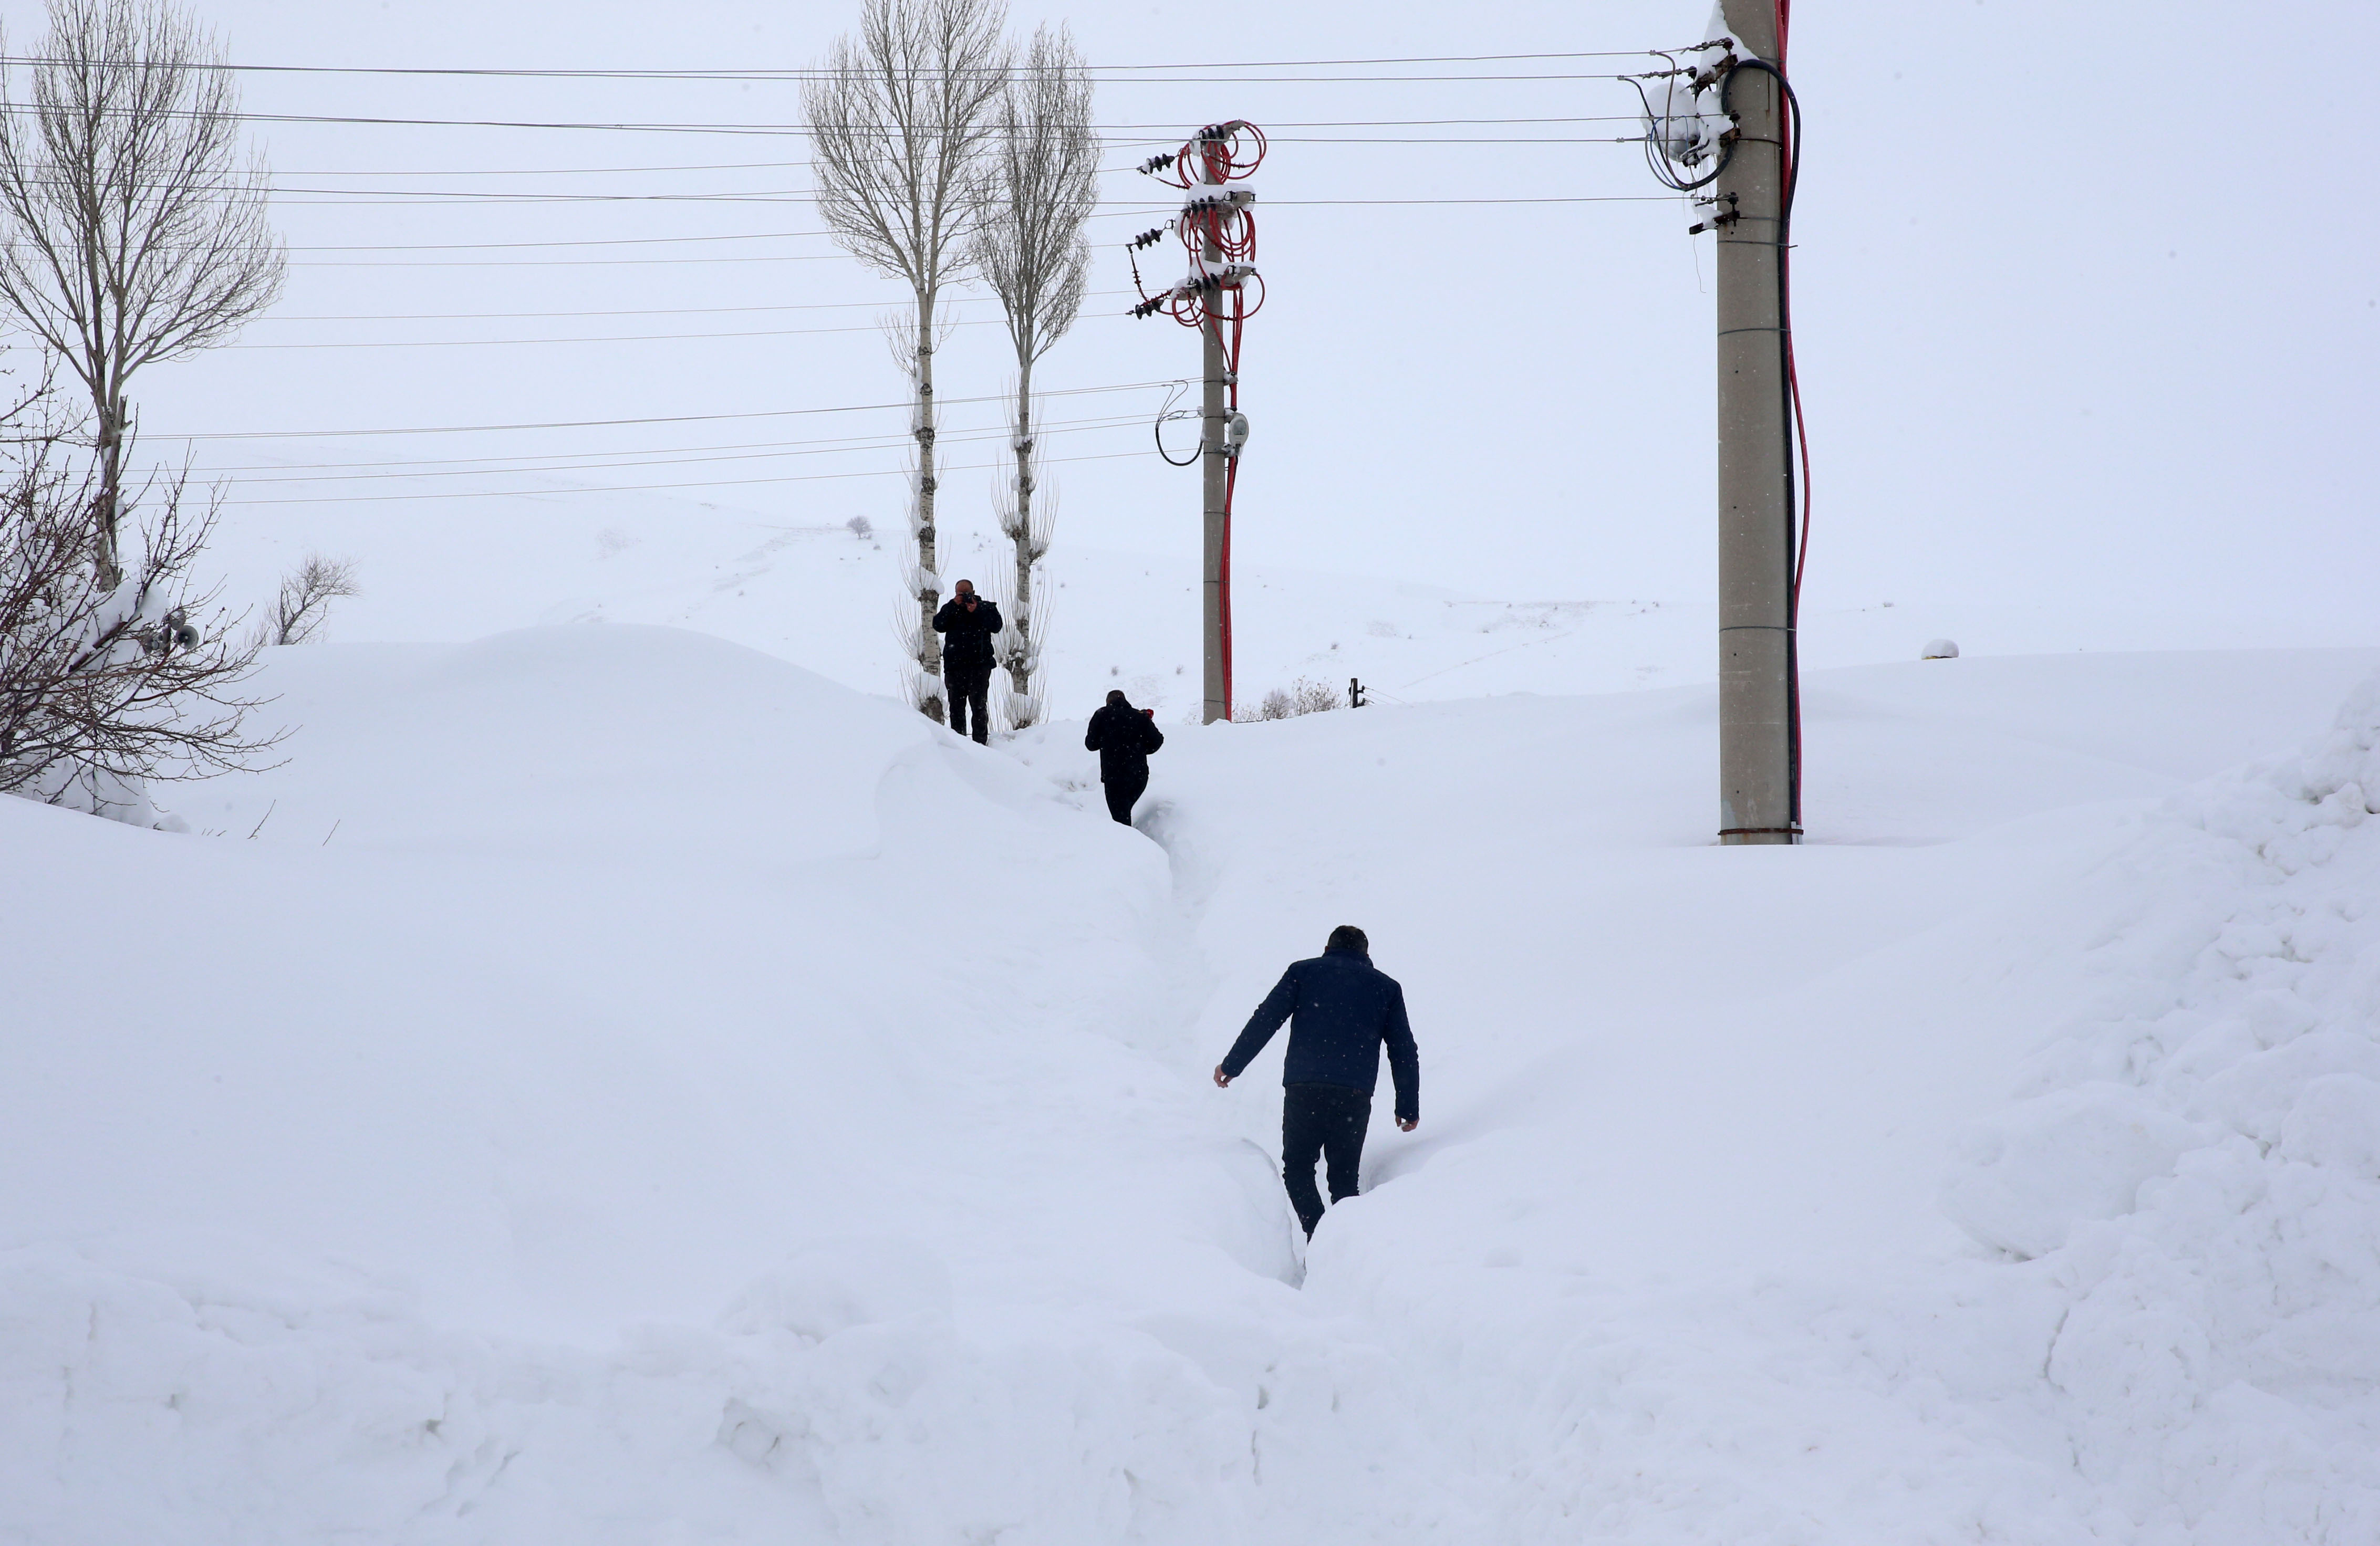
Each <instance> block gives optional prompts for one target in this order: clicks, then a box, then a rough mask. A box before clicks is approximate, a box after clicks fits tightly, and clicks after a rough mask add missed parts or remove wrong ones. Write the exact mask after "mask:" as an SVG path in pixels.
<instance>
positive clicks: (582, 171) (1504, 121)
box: [274, 113, 1641, 177]
mask: <svg viewBox="0 0 2380 1546" xmlns="http://www.w3.org/2000/svg"><path fill="white" fill-rule="evenodd" d="M1640 117H1641V115H1638V114H1634V113H1598V114H1589V115H1585V116H1580V117H1568V118H1381V119H1346V120H1342V119H1323V120H1317V121H1313V122H1307V123H1293V124H1283V125H1282V126H1281V127H1283V128H1495V127H1508V126H1511V125H1515V124H1626V123H1635V122H1638V121H1639V119H1640ZM1178 127H1179V126H1177V125H1173V124H1108V125H1104V126H1102V132H1101V134H1100V139H1101V142H1102V143H1105V144H1111V145H1135V146H1137V145H1147V144H1152V143H1155V142H1156V141H1154V140H1152V139H1150V138H1149V136H1148V134H1147V133H1145V132H1144V133H1134V134H1125V133H1123V132H1115V133H1108V132H1105V131H1107V130H1114V131H1123V130H1128V129H1129V130H1143V131H1160V132H1170V131H1173V130H1175V129H1177V128H1178ZM1271 139H1272V140H1273V142H1274V143H1275V144H1296V145H1335V144H1356V145H1362V144H1382V145H1401V144H1448V145H1467V144H1503V143H1507V141H1504V140H1500V139H1488V140H1469V139H1446V140H1437V139H1421V140H1403V139H1379V140H1372V139H1351V140H1338V139H1308V138H1305V137H1296V138H1292V137H1288V136H1283V135H1274V136H1272V137H1271ZM1511 143H1515V144H1536V143H1540V141H1537V140H1515V141H1511ZM1542 143H1545V144H1548V145H1553V144H1567V143H1570V141H1568V140H1561V139H1548V140H1544V141H1542ZM815 164H817V163H814V162H807V161H722V162H686V163H664V164H662V165H648V166H513V167H487V166H457V167H451V168H446V169H443V170H415V169H406V168H381V169H377V170H369V171H360V172H355V171H346V170H343V169H340V168H336V167H318V168H312V169H310V170H303V171H300V170H297V169H294V168H285V169H283V170H281V171H279V172H277V173H275V174H274V175H276V176H282V177H593V176H612V175H635V174H643V173H655V172H782V171H799V170H802V169H804V168H807V167H809V166H813V165H815Z"/></svg>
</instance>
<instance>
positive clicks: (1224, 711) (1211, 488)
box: [1198, 231, 1232, 725]
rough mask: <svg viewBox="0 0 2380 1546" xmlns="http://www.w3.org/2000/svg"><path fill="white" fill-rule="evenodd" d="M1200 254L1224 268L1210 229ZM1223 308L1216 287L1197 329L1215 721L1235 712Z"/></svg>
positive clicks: (1208, 711)
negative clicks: (1226, 573)
mask: <svg viewBox="0 0 2380 1546" xmlns="http://www.w3.org/2000/svg"><path fill="white" fill-rule="evenodd" d="M1201 256H1203V257H1204V258H1205V260H1206V263H1207V272H1209V273H1220V272H1222V267H1223V251H1222V248H1220V247H1219V246H1218V245H1217V244H1216V240H1215V236H1214V234H1213V233H1212V231H1210V232H1209V233H1208V237H1207V241H1206V243H1205V246H1204V248H1203V250H1202V253H1201ZM1221 309H1222V292H1221V291H1220V290H1218V291H1216V292H1214V296H1213V304H1212V305H1211V306H1209V307H1208V317H1207V322H1206V325H1205V326H1204V327H1201V328H1200V329H1199V330H1198V341H1199V343H1200V344H1201V346H1202V347H1201V354H1202V356H1203V357H1204V364H1205V367H1206V377H1207V395H1206V401H1205V406H1204V411H1203V413H1202V414H1201V416H1200V419H1199V422H1200V424H1201V425H1202V426H1203V432H1202V434H1201V436H1200V439H1199V450H1198V471H1199V477H1200V478H1201V480H1202V481H1203V482H1204V484H1205V486H1206V487H1205V495H1206V500H1205V502H1206V511H1207V521H1206V554H1207V580H1206V585H1205V586H1204V589H1203V592H1202V595H1203V597H1204V599H1205V602H1206V627H1205V633H1204V635H1203V636H1204V637H1205V640H1206V658H1207V701H1206V707H1205V708H1204V709H1203V710H1202V711H1201V713H1200V716H1199V720H1198V722H1199V723H1200V724H1202V725H1211V724H1213V723H1214V722H1215V721H1216V720H1218V719H1230V718H1231V717H1232V707H1231V706H1232V690H1231V679H1232V645H1231V641H1230V640H1229V639H1228V638H1226V637H1225V636H1224V634H1223V542H1224V538H1225V535H1226V533H1228V532H1229V531H1230V529H1231V526H1230V522H1231V519H1232V513H1231V490H1230V486H1229V481H1228V480H1229V477H1230V475H1231V465H1230V462H1229V459H1228V456H1227V453H1226V451H1225V447H1224V442H1223V431H1224V428H1225V424H1224V420H1225V416H1226V414H1227V413H1228V411H1229V404H1228V402H1227V394H1226V392H1225V388H1226V386H1227V385H1228V383H1227V382H1226V381H1225V380H1224V362H1225V356H1224V352H1223V322H1222V319H1221V318H1220V316H1217V315H1216V313H1217V312H1219V311H1220V310H1221Z"/></svg>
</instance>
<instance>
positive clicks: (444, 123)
mask: <svg viewBox="0 0 2380 1546" xmlns="http://www.w3.org/2000/svg"><path fill="white" fill-rule="evenodd" d="M1625 79H1628V78H1627V77H1626V76H1624V75H1617V74H1597V75H1585V74H1562V75H1403V76H1398V75H1387V76H1362V75H1340V76H1288V75H1283V76H1267V77H1261V78H1257V77H1249V78H1245V79H1233V78H1212V77H1199V76H1179V77H1172V78H1169V79H1166V80H1164V81H1162V82H1160V81H1156V80H1143V81H1124V82H1114V83H1113V84H1132V85H1140V84H1147V85H1158V84H1164V85H1182V86H1195V85H1218V86H1298V85H1307V86H1331V85H1342V86H1361V85H1415V86H1423V85H1447V84H1460V83H1463V82H1476V83H1480V84H1495V83H1512V82H1533V81H1547V82H1551V81H1576V80H1625ZM30 111H32V109H30V108H29V107H27V106H26V105H24V104H21V103H6V104H0V112H11V113H24V112H30ZM168 116H171V115H168ZM222 116H225V117H235V118H238V119H240V120H241V121H243V122H246V123H257V124H345V125H349V126H355V127H403V128H505V129H557V130H583V131H589V132H599V133H615V134H724V135H762V136H769V137H783V136H788V135H807V133H808V132H809V127H808V126H807V125H806V124H702V123H631V122H626V121H616V122H615V121H606V120H589V119H537V118H396V117H381V116H370V115H360V114H336V113H249V112H240V113H237V114H225V115H222Z"/></svg>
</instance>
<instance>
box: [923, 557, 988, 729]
mask: <svg viewBox="0 0 2380 1546" xmlns="http://www.w3.org/2000/svg"><path fill="white" fill-rule="evenodd" d="M934 632H935V633H937V634H941V635H942V690H943V693H944V694H946V695H947V696H948V697H949V698H950V700H951V729H953V730H954V731H958V732H959V733H960V734H961V735H965V734H966V733H967V709H968V707H969V706H973V707H974V709H975V740H976V744H977V745H978V746H980V745H982V744H983V740H984V737H985V736H987V735H989V734H990V733H991V716H990V714H989V713H987V712H986V711H985V709H984V700H985V699H986V698H988V697H989V696H990V694H991V667H992V660H993V652H992V647H991V641H992V638H993V636H994V635H995V634H998V633H999V632H1000V604H999V603H998V602H996V601H987V600H985V599H984V598H982V597H979V596H977V594H976V593H975V582H974V581H972V580H961V581H960V582H959V583H958V587H957V590H956V591H955V593H954V594H953V596H952V597H951V598H950V599H949V600H947V601H945V602H943V603H942V610H941V611H938V612H936V613H935V614H934Z"/></svg>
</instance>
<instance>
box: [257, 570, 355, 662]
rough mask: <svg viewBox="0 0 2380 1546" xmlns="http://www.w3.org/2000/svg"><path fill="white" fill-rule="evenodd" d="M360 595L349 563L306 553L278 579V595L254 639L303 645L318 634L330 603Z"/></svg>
mask: <svg viewBox="0 0 2380 1546" xmlns="http://www.w3.org/2000/svg"><path fill="white" fill-rule="evenodd" d="M362 594H363V590H362V587H360V586H358V585H357V584H356V566H355V565H354V564H353V563H352V562H348V561H347V560H346V559H334V558H324V557H323V556H322V554H320V553H309V554H307V555H306V559H305V562H302V563H300V564H299V565H298V566H297V568H295V569H293V570H291V571H290V572H289V573H288V574H285V575H283V576H282V579H281V590H280V594H278V595H276V596H275V597H273V605H272V607H271V609H270V610H267V611H266V613H265V615H264V624H263V627H262V628H261V630H260V631H259V634H258V637H259V638H260V639H261V641H262V642H263V643H265V644H268V645H294V644H304V643H305V642H306V641H307V640H309V639H310V638H312V637H313V636H314V635H315V634H318V633H320V632H321V631H322V624H323V622H325V621H326V620H327V619H328V618H329V617H330V615H331V603H332V602H333V601H335V600H337V599H339V598H342V597H347V596H361V595H362Z"/></svg>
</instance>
